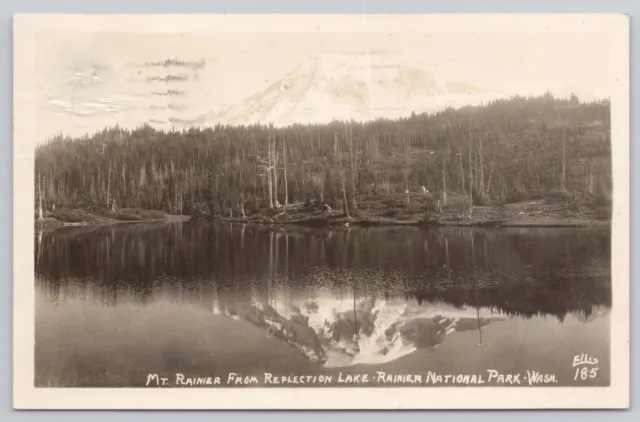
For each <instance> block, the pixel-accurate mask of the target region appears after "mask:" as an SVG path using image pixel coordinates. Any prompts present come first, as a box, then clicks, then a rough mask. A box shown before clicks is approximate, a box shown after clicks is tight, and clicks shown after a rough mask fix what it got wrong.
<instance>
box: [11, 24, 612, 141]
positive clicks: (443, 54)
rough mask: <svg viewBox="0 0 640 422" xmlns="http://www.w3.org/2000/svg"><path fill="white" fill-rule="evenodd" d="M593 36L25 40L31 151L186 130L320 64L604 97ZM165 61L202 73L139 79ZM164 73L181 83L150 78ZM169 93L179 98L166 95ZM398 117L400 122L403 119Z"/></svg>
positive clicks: (602, 57)
mask: <svg viewBox="0 0 640 422" xmlns="http://www.w3.org/2000/svg"><path fill="white" fill-rule="evenodd" d="M608 43H609V39H608V38H607V37H606V36H605V35H604V34H602V33H585V32H581V33H557V32H556V33H544V32H530V33H526V32H524V33H513V34H505V33H494V34H491V33H481V34H472V33H453V32H452V33H442V32H439V33H437V34H420V33H405V34H403V33H388V34H386V33H366V32H365V33H350V34H340V33H333V34H332V33H326V32H325V33H299V34H291V33H286V34H285V33H282V34H276V33H270V34H269V33H260V34H250V33H215V32H211V33H203V32H198V33H166V34H158V33H153V34H149V33H113V32H94V33H90V32H83V33H73V32H66V33H65V32H60V33H58V34H56V35H55V36H51V33H46V34H36V35H35V39H34V45H35V51H34V55H33V61H32V66H31V67H30V68H29V69H23V71H24V72H28V73H29V74H28V75H27V78H26V80H28V81H29V82H30V85H29V89H28V91H29V97H30V101H31V103H30V104H32V106H33V107H34V110H33V112H34V117H35V118H36V119H37V121H38V125H37V126H38V127H37V129H36V130H35V131H32V133H33V136H35V137H36V138H38V140H37V141H36V140H35V139H34V141H35V142H40V141H41V140H42V139H43V138H45V137H48V136H50V135H52V134H54V133H56V132H63V133H68V134H71V135H79V134H83V133H86V132H93V131H95V130H99V129H101V128H103V127H104V126H108V125H109V126H110V125H114V124H116V123H118V124H120V125H121V126H128V127H131V126H138V125H140V124H142V123H145V122H149V121H160V120H165V121H166V119H167V118H171V117H179V118H181V119H185V120H188V119H189V118H190V116H192V117H196V116H198V115H201V114H203V113H208V112H215V111H216V110H219V109H220V108H221V107H223V106H225V105H228V104H231V103H234V102H237V101H241V100H242V99H244V98H246V97H248V96H250V95H252V94H254V93H255V92H256V91H258V90H261V89H263V88H265V87H267V86H268V85H270V84H271V83H273V82H275V81H277V80H278V79H280V78H282V77H283V76H284V75H286V74H287V73H288V72H290V71H291V70H292V69H293V68H295V67H296V66H297V65H299V64H301V63H303V62H305V61H306V60H308V59H309V58H310V57H312V56H315V55H320V54H341V53H342V54H362V55H363V56H366V55H367V54H380V55H385V56H388V57H389V58H391V59H393V60H394V61H397V62H398V63H402V64H407V65H411V66H416V67H423V68H427V69H429V70H430V71H431V72H432V73H433V74H434V75H435V76H437V77H440V78H446V79H447V80H455V81H460V82H468V83H471V84H474V85H476V86H478V87H481V88H484V89H488V90H493V91H498V92H505V93H531V92H541V91H544V90H545V89H547V88H548V89H551V90H552V91H554V92H558V93H565V92H567V91H569V90H574V91H576V92H577V93H578V94H579V95H593V96H596V97H606V96H609V86H608V80H609V75H608V65H609V59H608ZM169 58H175V59H179V60H183V61H193V62H199V61H202V60H203V61H204V66H203V67H202V68H201V69H197V70H193V69H188V68H167V69H165V68H163V67H160V66H156V67H149V66H147V67H144V66H143V65H144V63H146V62H160V61H164V60H166V59H169ZM168 73H170V74H172V75H176V76H181V77H186V78H187V79H186V80H185V81H180V82H175V83H174V82H165V81H159V80H157V79H154V78H158V77H162V76H165V75H167V74H168ZM168 90H176V91H178V90H179V91H183V92H181V93H180V94H181V95H173V96H171V95H166V94H167V91H168ZM408 112H409V111H408Z"/></svg>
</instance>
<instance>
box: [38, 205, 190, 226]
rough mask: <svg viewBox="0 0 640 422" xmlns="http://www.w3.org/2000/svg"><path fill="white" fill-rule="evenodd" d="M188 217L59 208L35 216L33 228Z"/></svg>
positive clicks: (134, 209)
mask: <svg viewBox="0 0 640 422" xmlns="http://www.w3.org/2000/svg"><path fill="white" fill-rule="evenodd" d="M188 219H189V217H188V216H182V215H171V214H166V213H165V212H163V211H158V210H143V209H139V208H122V209H118V210H116V211H111V210H109V211H106V210H105V211H86V210H82V209H68V208H59V209H56V210H52V211H45V212H43V213H42V218H39V216H38V215H36V216H35V226H36V227H39V228H57V227H66V226H87V225H108V224H121V223H140V222H152V221H185V220H188Z"/></svg>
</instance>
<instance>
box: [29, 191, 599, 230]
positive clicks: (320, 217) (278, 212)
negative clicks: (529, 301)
mask: <svg viewBox="0 0 640 422" xmlns="http://www.w3.org/2000/svg"><path fill="white" fill-rule="evenodd" d="M189 218H190V217H189V216H176V215H170V214H166V213H164V212H163V211H157V210H142V209H131V208H128V209H119V210H117V211H111V210H109V211H102V212H89V211H85V210H80V209H64V208H61V209H58V210H54V211H48V212H45V213H43V218H42V219H39V218H38V216H36V220H35V224H36V227H42V228H55V227H63V226H86V225H108V224H119V223H132V222H137V223H140V222H152V221H185V220H188V219H189ZM200 218H202V219H206V220H214V221H227V222H237V223H252V224H287V225H303V226H374V225H379V226H385V225H386V226H393V225H396V226H504V227H592V226H608V225H610V221H611V220H610V211H609V207H607V206H595V205H592V204H576V203H567V202H559V201H549V200H536V201H524V202H518V203H513V204H505V205H487V206H474V207H473V209H472V212H471V213H469V211H468V207H462V208H461V207H458V206H447V207H442V208H440V209H438V210H433V209H429V208H428V207H425V206H422V205H421V204H416V203H415V202H403V201H402V200H401V199H398V198H393V197H386V198H383V199H368V200H364V201H361V202H359V203H358V208H357V210H355V211H354V210H351V212H350V213H349V215H347V214H346V213H345V212H344V211H343V210H336V209H333V208H331V207H330V206H327V205H325V204H322V203H317V202H315V203H306V204H291V205H289V206H286V207H278V208H274V209H270V210H268V209H263V210H259V211H257V212H254V213H252V214H248V213H247V214H245V216H242V215H241V213H239V212H236V213H234V215H233V216H231V215H226V216H201V217H200Z"/></svg>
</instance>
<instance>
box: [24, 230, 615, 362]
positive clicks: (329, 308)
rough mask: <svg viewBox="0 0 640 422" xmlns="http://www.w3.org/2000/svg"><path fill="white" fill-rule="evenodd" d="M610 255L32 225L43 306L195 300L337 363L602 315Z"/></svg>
mask: <svg viewBox="0 0 640 422" xmlns="http://www.w3.org/2000/svg"><path fill="white" fill-rule="evenodd" d="M609 254H610V234H609V231H608V230H606V229H557V228H555V229H515V228H513V229H469V228H439V229H419V228H415V227H393V228H351V229H347V228H342V229H333V230H324V229H309V228H297V227H296V228H283V227H267V226H258V225H255V226H254V225H240V224H226V223H223V224H208V223H196V222H192V223H184V224H169V225H166V224H156V225H150V224H140V225H135V226H130V225H123V226H113V227H104V228H99V229H96V228H91V229H89V228H69V229H64V230H56V231H54V232H38V233H36V243H35V263H36V296H37V298H39V300H41V301H42V302H43V303H47V304H49V305H51V306H54V307H56V306H58V305H61V304H65V303H68V302H72V301H76V300H79V301H81V302H82V303H86V304H92V305H91V306H93V307H107V308H110V307H111V308H116V309H118V308H124V307H125V306H128V305H133V306H136V307H137V308H136V309H140V308H139V307H140V306H151V305H153V304H158V303H173V304H178V305H179V304H185V305H189V306H196V307H197V308H199V309H201V310H202V311H206V312H209V313H210V314H212V318H227V319H230V320H238V321H244V322H245V323H250V324H251V325H253V326H255V327H258V328H259V329H260V330H263V332H265V333H266V335H267V336H268V337H270V338H273V339H278V340H279V341H281V342H283V343H286V344H287V345H288V346H289V347H291V348H292V349H294V350H296V351H297V352H299V353H300V354H301V355H302V356H304V357H305V358H306V359H308V360H309V361H311V362H313V363H314V364H318V365H321V366H323V367H325V368H332V367H340V368H345V367H350V366H354V365H361V364H369V365H378V364H385V363H388V362H391V361H394V360H397V359H400V358H402V357H404V356H407V355H409V354H411V353H413V352H415V351H417V350H424V349H431V348H434V347H438V346H439V345H441V344H442V343H443V342H444V340H445V338H447V337H448V336H449V335H452V334H453V333H463V332H468V331H473V332H475V333H476V334H474V335H475V336H476V337H477V339H476V340H475V345H476V346H478V347H479V349H480V350H481V351H482V350H483V348H484V347H485V342H484V341H483V338H482V336H483V330H486V329H487V328H488V327H489V326H492V325H494V324H503V323H504V322H505V321H509V320H513V319H514V318H515V319H524V320H527V319H531V318H548V317H551V318H555V319H556V320H557V321H558V322H560V323H562V322H563V321H564V320H565V318H566V317H567V316H568V315H572V316H574V317H575V318H577V320H579V321H583V322H584V323H587V322H589V321H591V320H593V319H594V318H597V317H598V316H603V315H607V314H608V309H610V307H611V278H610V255H609ZM83 309H84V308H83ZM91 309H93V308H91ZM83 312H86V311H83ZM48 315H49V316H48V317H47V318H41V319H40V320H39V321H43V322H42V323H41V324H42V325H43V326H42V327H40V328H41V330H42V329H44V328H45V327H44V325H47V326H49V325H50V324H52V323H53V322H52V321H51V320H50V318H49V317H50V316H55V315H57V314H56V313H54V312H52V313H50V314H48ZM45 320H46V321H45ZM37 321H38V320H37ZM38 324H39V322H36V349H38V342H39V341H40V343H43V342H44V340H43V338H44V337H45V336H44V335H43V336H41V337H42V338H39V335H38V333H39V332H41V330H40V331H39V330H38ZM106 326H107V327H108V324H106ZM58 328H60V327H59V326H58ZM107 329H108V328H107ZM60 331H61V332H64V330H60ZM138 334H140V335H142V333H138ZM134 335H135V333H134ZM230 335H231V336H233V335H234V333H230ZM238 335H239V334H238ZM597 341H608V340H607V339H597ZM36 355H38V353H36ZM37 359H38V356H36V360H37ZM37 366H38V365H36V367H37Z"/></svg>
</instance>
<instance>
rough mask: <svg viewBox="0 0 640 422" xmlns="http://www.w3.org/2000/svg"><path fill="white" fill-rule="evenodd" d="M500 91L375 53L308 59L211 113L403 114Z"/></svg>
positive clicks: (228, 120)
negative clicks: (238, 101)
mask: <svg viewBox="0 0 640 422" xmlns="http://www.w3.org/2000/svg"><path fill="white" fill-rule="evenodd" d="M499 97H501V95H499V94H496V93H492V92H488V91H485V90H482V89H480V88H478V87H476V86H473V85H471V84H468V83H464V82H459V81H447V80H439V79H438V78H436V77H435V76H434V75H433V73H432V72H430V71H429V70H428V69H424V68H418V67H412V66H409V65H404V64H399V63H396V62H394V61H392V60H389V58H385V57H380V56H376V55H371V56H368V55H323V56H315V57H312V58H310V59H309V60H308V61H306V62H304V63H302V64H301V65H299V66H298V67H296V68H295V69H294V70H293V71H291V72H290V73H289V74H288V75H286V76H285V77H284V78H282V79H280V80H279V81H277V82H275V83H273V84H272V85H270V86H269V87H267V88H265V89H264V90H262V91H260V92H258V93H256V94H254V95H253V96H251V97H249V98H247V99H246V100H244V101H241V102H240V103H238V104H235V105H232V106H229V107H226V108H225V109H223V110H222V111H221V112H219V113H217V114H215V115H213V116H212V117H211V119H212V120H213V121H214V122H215V123H223V124H252V123H263V124H268V123H272V124H274V125H275V126H285V125H289V124H293V123H328V122H330V121H332V120H356V121H368V120H373V119H376V118H398V117H405V116H408V115H410V114H411V112H413V111H415V112H417V113H420V112H430V111H435V110H439V109H443V108H446V107H449V106H451V107H459V106H463V105H468V104H480V103H482V102H487V101H489V100H491V99H495V98H499Z"/></svg>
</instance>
